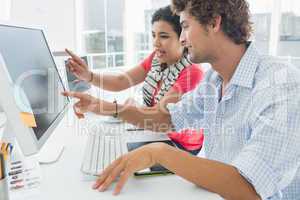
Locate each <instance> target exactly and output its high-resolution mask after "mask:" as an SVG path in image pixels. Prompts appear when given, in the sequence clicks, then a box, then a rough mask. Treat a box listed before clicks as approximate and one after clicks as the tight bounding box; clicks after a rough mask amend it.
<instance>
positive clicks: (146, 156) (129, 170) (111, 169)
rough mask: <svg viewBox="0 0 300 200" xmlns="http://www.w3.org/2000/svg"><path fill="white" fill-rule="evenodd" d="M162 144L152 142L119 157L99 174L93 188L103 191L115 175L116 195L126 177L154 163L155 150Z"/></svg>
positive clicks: (157, 150)
mask: <svg viewBox="0 0 300 200" xmlns="http://www.w3.org/2000/svg"><path fill="white" fill-rule="evenodd" d="M162 145H164V144H163V143H152V144H149V145H145V146H143V147H141V148H138V149H136V150H134V151H131V152H129V153H128V154H125V155H123V156H121V157H119V158H118V159H117V160H115V161H114V162H113V163H112V164H111V165H109V166H108V167H107V168H106V169H105V170H104V171H103V172H102V174H100V177H99V179H98V180H97V181H96V183H95V184H94V185H93V189H95V190H96V189H98V190H99V191H100V192H103V191H105V190H106V189H107V188H108V187H109V186H110V185H111V184H112V182H113V181H114V180H116V179H117V177H120V179H119V181H118V182H117V185H116V187H115V190H114V192H113V194H114V195H118V194H119V193H120V192H121V190H122V188H123V187H124V185H125V183H126V182H127V180H128V178H129V177H130V176H131V175H132V174H133V173H134V172H137V171H139V170H142V169H146V168H149V167H151V166H153V165H155V164H156V159H155V155H156V153H155V152H159V149H160V148H161V146H162Z"/></svg>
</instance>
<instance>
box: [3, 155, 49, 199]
mask: <svg viewBox="0 0 300 200" xmlns="http://www.w3.org/2000/svg"><path fill="white" fill-rule="evenodd" d="M8 168H9V169H10V170H9V173H8V181H9V183H8V186H9V193H10V199H11V200H35V199H37V200H40V199H43V198H42V196H41V182H42V177H41V169H40V166H39V163H38V160H37V157H36V156H31V157H26V158H24V160H18V161H16V160H14V161H12V162H11V163H9V167H8Z"/></svg>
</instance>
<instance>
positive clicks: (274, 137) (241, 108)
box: [66, 0, 300, 200]
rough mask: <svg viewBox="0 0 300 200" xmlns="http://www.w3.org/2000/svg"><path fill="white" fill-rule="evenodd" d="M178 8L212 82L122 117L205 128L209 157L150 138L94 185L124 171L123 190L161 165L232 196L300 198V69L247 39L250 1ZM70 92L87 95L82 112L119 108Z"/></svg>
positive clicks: (195, 1)
mask: <svg viewBox="0 0 300 200" xmlns="http://www.w3.org/2000/svg"><path fill="white" fill-rule="evenodd" d="M173 6H174V9H175V11H176V12H177V13H178V14H179V15H180V19H181V25H182V28H183V30H182V34H181V41H182V42H183V43H184V45H185V47H187V48H188V50H189V56H190V59H191V60H192V61H193V62H195V63H202V62H209V63H211V65H212V69H211V70H209V71H208V72H207V74H206V78H205V80H204V83H202V84H201V85H200V86H199V87H198V88H197V89H196V90H195V91H193V92H191V93H189V94H187V95H185V96H183V97H182V99H181V101H180V102H179V103H177V104H169V105H168V106H167V109H166V110H165V109H162V110H160V111H158V112H153V113H151V114H145V112H142V111H140V110H137V109H136V108H134V107H129V108H127V111H126V112H122V111H120V112H119V113H118V115H119V117H120V118H121V119H124V120H126V121H128V122H131V123H134V124H137V125H140V126H142V124H143V122H144V120H145V119H148V124H149V123H150V124H151V129H155V130H168V128H169V127H170V126H173V127H174V128H175V129H176V130H180V129H184V128H187V127H189V128H190V127H193V128H204V129H205V153H206V157H207V159H203V158H198V157H195V156H192V155H189V154H188V153H185V152H183V151H180V150H176V149H174V148H172V147H170V146H167V145H164V144H160V143H157V144H150V145H147V146H144V147H142V148H140V149H137V150H135V151H133V152H130V153H129V154H127V155H124V156H122V157H121V158H119V159H117V160H116V161H114V162H113V163H112V164H111V165H110V166H109V167H108V168H106V169H105V170H104V172H103V173H102V174H101V176H100V178H99V179H98V180H97V182H96V183H95V185H94V189H99V191H104V190H106V189H107V188H108V187H109V186H110V185H111V183H112V182H113V180H115V179H116V177H118V176H119V175H120V179H119V181H118V182H117V185H116V188H115V191H114V194H118V193H119V192H120V191H121V189H122V187H123V186H124V184H125V182H126V181H127V179H128V178H129V177H130V175H132V174H133V172H135V171H138V170H141V169H144V168H148V167H149V166H152V165H153V164H156V163H159V164H161V165H162V166H164V167H166V168H168V169H169V170H171V171H173V172H174V173H176V174H177V175H179V176H181V177H183V178H185V179H187V180H188V181H191V182H193V183H195V184H196V185H198V186H201V187H202V188H205V189H207V190H209V191H212V192H215V193H217V194H219V195H220V196H222V197H223V198H225V199H238V200H241V199H271V200H275V199H297V198H298V199H299V196H300V172H299V170H298V168H299V163H300V162H299V158H300V149H299V148H297V147H298V146H299V144H300V115H299V113H300V105H299V100H300V98H299V94H300V88H299V86H300V83H299V81H298V79H299V78H298V77H300V73H299V71H298V70H297V69H295V68H294V67H292V66H289V65H286V64H284V63H280V62H278V61H276V60H275V58H272V57H268V56H262V55H260V54H259V52H258V51H257V49H256V48H255V46H254V44H250V43H248V42H247V40H248V39H249V37H250V32H251V24H250V22H249V8H248V4H247V3H246V1H245V0H173ZM66 95H69V96H74V97H77V98H79V99H80V102H79V103H78V104H79V105H77V108H78V109H79V111H80V112H86V111H92V112H95V113H98V114H108V113H114V112H115V111H114V110H115V107H114V106H111V105H107V104H106V102H104V101H101V100H99V101H96V103H95V105H98V108H97V109H96V108H95V106H90V109H89V108H88V107H87V106H86V107H84V106H83V105H88V104H89V103H91V101H94V99H92V100H91V99H90V98H91V97H89V96H86V95H83V94H79V93H68V94H66ZM99 106H103V108H104V110H103V109H102V110H101V109H99ZM121 109H122V108H119V110H121ZM128 110H129V111H128ZM149 119H150V120H149ZM157 124H158V125H160V126H156V125H157ZM161 125H167V126H161Z"/></svg>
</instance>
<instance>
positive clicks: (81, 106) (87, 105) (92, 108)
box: [62, 92, 100, 119]
mask: <svg viewBox="0 0 300 200" xmlns="http://www.w3.org/2000/svg"><path fill="white" fill-rule="evenodd" d="M62 95H63V96H66V97H67V96H68V97H74V98H77V99H79V101H78V102H76V103H75V104H74V106H73V108H74V112H75V114H76V116H77V117H78V118H79V119H80V118H84V113H86V112H93V113H96V114H97V110H99V104H100V100H99V99H97V98H95V97H92V96H91V95H88V94H85V93H81V92H63V93H62Z"/></svg>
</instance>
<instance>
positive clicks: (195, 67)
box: [180, 63, 204, 77]
mask: <svg viewBox="0 0 300 200" xmlns="http://www.w3.org/2000/svg"><path fill="white" fill-rule="evenodd" d="M203 74H204V71H203V69H202V67H201V65H200V64H195V63H192V64H191V65H189V66H187V67H186V68H185V69H184V70H182V72H181V73H180V76H185V75H189V76H191V77H199V76H200V77H202V76H203Z"/></svg>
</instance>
